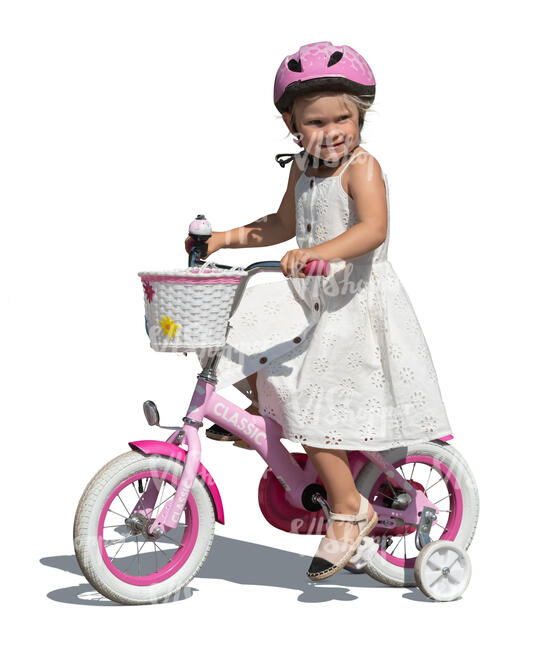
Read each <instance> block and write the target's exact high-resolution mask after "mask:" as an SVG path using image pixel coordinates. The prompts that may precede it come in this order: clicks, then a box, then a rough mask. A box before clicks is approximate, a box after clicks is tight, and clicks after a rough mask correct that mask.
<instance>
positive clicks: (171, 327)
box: [159, 316, 179, 339]
mask: <svg viewBox="0 0 539 650" xmlns="http://www.w3.org/2000/svg"><path fill="white" fill-rule="evenodd" d="M159 324H160V325H161V333H162V334H163V336H168V338H169V339H172V338H174V337H175V336H176V332H177V331H178V327H179V325H178V324H177V323H175V322H174V321H173V320H172V318H170V317H169V316H163V317H162V318H161V320H160V321H159Z"/></svg>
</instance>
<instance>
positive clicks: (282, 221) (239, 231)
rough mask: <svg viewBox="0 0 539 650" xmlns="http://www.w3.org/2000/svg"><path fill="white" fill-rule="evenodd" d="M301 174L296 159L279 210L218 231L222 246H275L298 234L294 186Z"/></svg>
mask: <svg viewBox="0 0 539 650" xmlns="http://www.w3.org/2000/svg"><path fill="white" fill-rule="evenodd" d="M300 174H301V171H300V169H299V167H298V166H297V165H296V162H295V161H294V162H293V163H292V167H291V169H290V174H289V176H288V186H287V188H286V192H285V194H284V196H283V199H282V201H281V205H280V206H279V209H278V210H277V212H275V213H273V214H267V215H266V216H264V217H261V218H260V219H257V220H256V221H252V222H251V223H248V224H246V225H245V226H239V227H238V228H233V229H232V230H226V231H224V232H216V233H214V234H215V235H218V238H219V241H220V244H221V245H220V248H251V247H254V246H273V245H274V244H280V243H282V242H285V241H288V240H289V239H292V237H294V236H295V234H296V201H295V196H294V188H295V186H296V183H297V181H298V178H299V176H300Z"/></svg>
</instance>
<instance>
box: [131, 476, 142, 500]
mask: <svg viewBox="0 0 539 650" xmlns="http://www.w3.org/2000/svg"><path fill="white" fill-rule="evenodd" d="M139 481H140V479H139ZM131 485H132V486H133V490H135V496H136V497H137V502H138V501H140V494H139V493H138V492H137V488H136V487H135V484H134V483H131Z"/></svg>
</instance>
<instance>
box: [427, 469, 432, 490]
mask: <svg viewBox="0 0 539 650" xmlns="http://www.w3.org/2000/svg"><path fill="white" fill-rule="evenodd" d="M431 475H432V465H431V466H430V471H429V475H428V476H427V482H426V486H427V487H426V488H425V492H426V491H427V490H428V489H429V481H430V477H431Z"/></svg>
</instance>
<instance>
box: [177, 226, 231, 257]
mask: <svg viewBox="0 0 539 650" xmlns="http://www.w3.org/2000/svg"><path fill="white" fill-rule="evenodd" d="M223 234H224V233H222V232H219V231H214V232H212V234H211V235H210V237H209V239H207V240H206V244H207V245H208V253H207V255H205V256H204V257H202V256H201V257H200V259H202V260H205V259H206V258H207V257H209V256H210V255H211V254H212V253H215V252H216V251H218V250H219V249H220V248H223V243H224V238H223V236H222V235H223ZM189 242H194V239H193V238H192V237H191V236H190V235H188V236H187V237H186V238H185V252H186V253H188V252H189Z"/></svg>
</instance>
